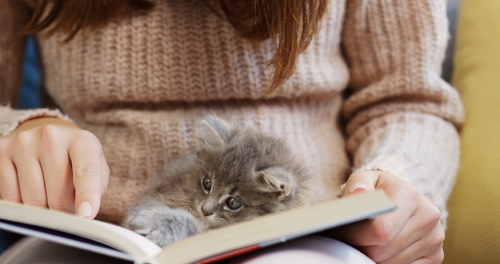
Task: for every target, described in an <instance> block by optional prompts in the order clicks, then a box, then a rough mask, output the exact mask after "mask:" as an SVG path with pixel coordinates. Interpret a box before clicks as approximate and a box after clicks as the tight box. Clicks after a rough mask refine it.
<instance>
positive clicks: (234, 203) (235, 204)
mask: <svg viewBox="0 0 500 264" xmlns="http://www.w3.org/2000/svg"><path fill="white" fill-rule="evenodd" d="M226 204H227V206H228V207H229V208H231V209H233V210H236V209H238V208H240V207H241V206H242V205H243V204H242V203H241V202H240V201H238V200H237V199H235V198H233V197H229V198H227V200H226Z"/></svg>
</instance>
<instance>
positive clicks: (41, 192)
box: [14, 156, 47, 207]
mask: <svg viewBox="0 0 500 264" xmlns="http://www.w3.org/2000/svg"><path fill="white" fill-rule="evenodd" d="M14 163H15V165H16V168H17V173H18V180H19V189H20V190H21V199H22V201H23V203H24V204H29V205H33V206H39V207H47V197H46V195H45V182H44V178H43V173H42V169H41V168H40V162H39V161H38V160H37V159H35V157H34V156H25V157H23V158H19V157H18V158H16V157H15V156H14Z"/></svg>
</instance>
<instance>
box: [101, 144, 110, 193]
mask: <svg viewBox="0 0 500 264" xmlns="http://www.w3.org/2000/svg"><path fill="white" fill-rule="evenodd" d="M101 168H102V178H101V179H102V182H101V196H102V195H104V193H106V190H107V189H108V185H109V174H110V170H109V166H108V162H107V160H106V157H105V156H104V153H103V155H101Z"/></svg>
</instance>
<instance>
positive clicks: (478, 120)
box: [444, 0, 500, 264]
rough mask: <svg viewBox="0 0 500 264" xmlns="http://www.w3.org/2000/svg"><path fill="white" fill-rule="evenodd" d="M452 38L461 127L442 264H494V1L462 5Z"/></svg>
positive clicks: (499, 182) (499, 181)
mask: <svg viewBox="0 0 500 264" xmlns="http://www.w3.org/2000/svg"><path fill="white" fill-rule="evenodd" d="M457 34H458V35H457V46H456V52H455V73H454V77H453V85H454V86H455V87H457V89H458V90H459V91H460V93H461V95H462V99H463V102H464V105H465V109H466V121H465V124H464V127H463V129H462V134H461V137H462V164H461V168H460V171H459V175H458V181H457V184H456V185H455V188H454V190H453V193H452V196H451V198H450V201H449V203H448V206H449V210H450V216H449V218H448V230H447V232H446V240H445V247H444V249H445V262H444V263H445V264H462V263H464V264H465V263H467V264H471V263H488V264H489V263H500V1H499V0H462V4H461V7H460V11H459V17H458V28H457Z"/></svg>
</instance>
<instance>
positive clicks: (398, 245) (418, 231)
mask: <svg viewBox="0 0 500 264" xmlns="http://www.w3.org/2000/svg"><path fill="white" fill-rule="evenodd" d="M422 200H424V199H422ZM425 201H426V200H425ZM440 216H441V213H440V212H439V209H437V207H435V206H434V205H432V204H430V203H429V206H420V207H419V209H417V211H416V212H415V214H414V215H413V216H412V217H411V218H410V219H409V220H408V223H407V224H406V225H405V226H404V228H403V230H402V231H401V232H400V233H399V234H398V235H397V237H396V238H395V239H394V240H393V241H392V242H390V243H389V244H387V245H383V246H368V247H362V248H359V249H360V250H361V251H362V252H363V253H365V254H366V255H367V256H368V257H370V258H371V259H373V260H374V261H375V262H381V261H383V260H386V259H390V258H392V257H394V256H396V255H398V254H400V253H401V252H404V251H405V250H406V248H409V247H410V246H411V245H413V244H414V243H415V242H416V241H419V240H421V239H422V238H424V237H426V236H429V235H432V231H433V229H435V226H436V225H437V224H438V223H439V219H440ZM423 246H427V245H423Z"/></svg>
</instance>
